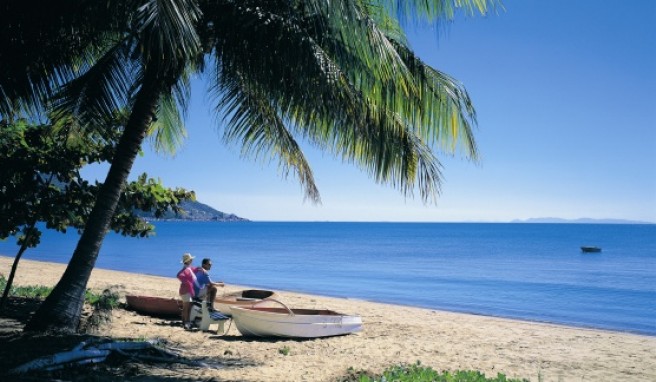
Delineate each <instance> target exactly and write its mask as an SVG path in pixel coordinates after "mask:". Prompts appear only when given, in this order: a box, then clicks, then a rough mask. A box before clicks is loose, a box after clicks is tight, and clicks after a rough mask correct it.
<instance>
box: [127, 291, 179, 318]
mask: <svg viewBox="0 0 656 382" xmlns="http://www.w3.org/2000/svg"><path fill="white" fill-rule="evenodd" d="M125 299H126V300H127V303H128V307H130V308H131V309H132V310H134V311H135V312H137V313H141V314H147V315H149V316H158V317H172V316H178V317H179V316H180V313H181V312H182V301H181V300H179V299H176V298H167V297H154V296H138V295H126V296H125Z"/></svg>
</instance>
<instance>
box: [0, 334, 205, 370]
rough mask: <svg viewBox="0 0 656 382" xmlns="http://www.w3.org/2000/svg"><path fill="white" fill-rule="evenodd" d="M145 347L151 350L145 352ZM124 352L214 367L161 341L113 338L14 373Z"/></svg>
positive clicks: (35, 362)
mask: <svg viewBox="0 0 656 382" xmlns="http://www.w3.org/2000/svg"><path fill="white" fill-rule="evenodd" d="M144 350H148V351H147V352H144ZM112 353H116V354H120V355H121V356H124V357H126V358H129V359H131V360H140V361H151V362H165V363H183V364H186V365H191V366H199V367H205V368H210V367H211V366H209V365H208V364H206V363H204V362H198V361H191V360H187V359H185V358H184V357H182V356H181V355H180V354H178V353H177V352H175V351H173V350H172V349H166V348H164V347H163V346H162V345H161V344H160V341H158V340H147V341H127V342H126V341H113V342H99V341H94V342H91V343H87V342H81V343H80V344H79V345H77V346H76V347H74V348H73V349H72V350H70V351H66V352H61V353H56V354H53V355H49V356H45V357H41V358H37V359H35V360H32V361H29V362H27V363H24V364H22V365H20V366H18V367H16V368H14V369H12V370H11V371H10V372H9V373H10V374H26V373H29V372H34V371H55V370H59V369H63V368H65V367H70V366H79V365H86V364H94V363H101V362H104V361H105V360H106V359H107V357H108V356H109V355H110V354H112Z"/></svg>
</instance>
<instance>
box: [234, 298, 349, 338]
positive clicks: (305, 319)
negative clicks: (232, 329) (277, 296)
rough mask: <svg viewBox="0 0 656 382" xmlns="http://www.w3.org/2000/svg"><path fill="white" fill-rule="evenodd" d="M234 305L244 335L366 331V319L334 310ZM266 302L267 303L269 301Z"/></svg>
mask: <svg viewBox="0 0 656 382" xmlns="http://www.w3.org/2000/svg"><path fill="white" fill-rule="evenodd" d="M265 301H269V302H276V303H278V304H280V305H282V306H283V307H282V308H270V307H258V306H250V307H237V306H232V307H231V311H232V318H233V320H234V322H235V325H236V326H237V329H238V330H239V332H240V333H241V334H242V335H244V336H255V337H289V338H317V337H330V336H339V335H344V334H351V333H355V332H359V331H361V330H362V318H361V317H360V316H350V315H346V314H342V313H338V312H335V311H332V310H319V309H296V308H294V309H290V308H288V307H287V306H286V305H285V304H283V303H282V302H280V301H278V300H274V299H268V300H265ZM265 301H263V302H265Z"/></svg>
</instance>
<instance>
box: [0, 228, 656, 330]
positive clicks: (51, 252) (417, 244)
mask: <svg viewBox="0 0 656 382" xmlns="http://www.w3.org/2000/svg"><path fill="white" fill-rule="evenodd" d="M156 224H157V236H155V237H153V238H150V239H133V238H124V237H120V236H117V235H114V234H110V235H109V236H108V237H107V239H106V240H105V244H104V246H103V248H102V251H101V254H100V257H99V259H98V262H97V264H96V266H97V267H101V268H107V269H115V270H122V271H130V272H139V273H147V274H153V275H160V276H170V277H174V275H175V274H176V272H177V271H178V269H179V267H180V264H179V259H180V257H181V255H182V253H183V252H187V251H188V252H191V253H192V254H193V255H194V256H196V257H197V258H198V260H200V258H203V257H211V258H212V259H213V261H214V264H215V266H214V268H213V270H212V274H213V278H214V279H216V280H224V281H226V282H229V283H235V284H242V285H250V286H255V287H261V288H268V289H275V290H294V291H302V292H309V293H314V294H321V295H328V296H340V297H352V298H361V299H366V300H373V301H381V302H388V303H397V304H405V305H413V306H420V307H426V308H434V309H442V310H451V311H458V312H468V313H476V314H483V315H493V316H502V317H513V318H520V319H527V320H536V321H546V322H553V323H563V324H570V325H577V326H585V327H595V328H605V329H613V330H621V331H631V332H637V333H642V334H648V335H656V225H603V224H601V225H596V224H474V223H264V222H261V223H260V222H257V223H256V222H250V223H205V222H202V223H201V222H184V223H181V222H159V223H156ZM77 239H78V235H77V234H75V233H69V234H67V235H62V234H59V233H56V232H46V233H45V234H44V236H43V238H42V244H41V245H40V246H39V247H37V248H36V249H31V250H28V251H27V252H26V254H25V255H24V258H26V259H32V260H44V261H53V262H61V263H66V262H68V260H69V259H70V255H71V254H72V252H73V249H74V246H75V244H76V241H77ZM581 245H596V246H600V247H602V248H603V252H601V253H598V254H583V253H581V252H580V249H579V247H580V246H581ZM15 251H16V247H15V245H14V243H13V242H4V243H3V242H0V253H2V254H4V255H13V254H14V253H15ZM6 272H7V273H8V270H6Z"/></svg>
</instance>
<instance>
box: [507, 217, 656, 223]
mask: <svg viewBox="0 0 656 382" xmlns="http://www.w3.org/2000/svg"><path fill="white" fill-rule="evenodd" d="M511 223H569V224H654V223H653V222H645V221H637V220H626V219H592V218H579V219H563V218H551V217H545V218H530V219H524V220H521V219H515V220H513V221H511Z"/></svg>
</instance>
